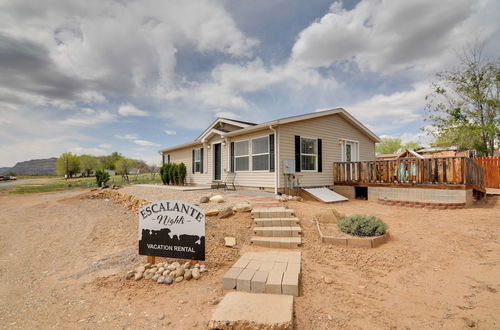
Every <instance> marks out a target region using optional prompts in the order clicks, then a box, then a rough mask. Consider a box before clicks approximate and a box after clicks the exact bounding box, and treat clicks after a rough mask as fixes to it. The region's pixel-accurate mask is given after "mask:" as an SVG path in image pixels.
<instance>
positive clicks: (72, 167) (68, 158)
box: [56, 152, 80, 178]
mask: <svg viewBox="0 0 500 330" xmlns="http://www.w3.org/2000/svg"><path fill="white" fill-rule="evenodd" d="M56 172H57V174H59V175H64V176H67V177H68V178H71V177H72V176H74V175H75V174H77V173H78V172H80V160H79V158H78V156H77V155H74V154H72V153H71V152H65V153H63V154H62V155H61V156H59V158H58V159H57V161H56Z"/></svg>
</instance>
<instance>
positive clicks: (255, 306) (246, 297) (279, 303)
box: [208, 292, 293, 330]
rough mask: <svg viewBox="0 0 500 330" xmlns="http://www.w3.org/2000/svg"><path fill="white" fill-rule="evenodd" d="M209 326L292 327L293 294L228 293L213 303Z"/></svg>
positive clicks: (225, 327) (223, 327)
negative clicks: (219, 300) (215, 305)
mask: <svg viewBox="0 0 500 330" xmlns="http://www.w3.org/2000/svg"><path fill="white" fill-rule="evenodd" d="M208 327H209V329H250V328H252V329H262V330H264V329H265V330H267V329H269V330H271V329H283V330H285V329H292V328H293V296H290V295H276V294H265V293H260V294H256V293H246V292H229V293H228V294H227V295H226V296H225V297H224V299H222V300H221V302H220V303H219V304H218V305H217V308H216V309H215V311H214V313H213V315H212V319H211V320H210V322H209V324H208Z"/></svg>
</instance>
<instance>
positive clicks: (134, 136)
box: [114, 134, 139, 140]
mask: <svg viewBox="0 0 500 330" xmlns="http://www.w3.org/2000/svg"><path fill="white" fill-rule="evenodd" d="M114 137H115V138H117V139H121V140H135V139H137V138H139V136H138V135H137V134H125V135H119V134H115V135H114Z"/></svg>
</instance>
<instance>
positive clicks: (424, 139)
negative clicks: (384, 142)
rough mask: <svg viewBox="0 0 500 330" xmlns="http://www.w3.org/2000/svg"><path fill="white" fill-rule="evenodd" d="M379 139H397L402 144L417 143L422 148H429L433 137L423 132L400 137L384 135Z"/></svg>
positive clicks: (405, 134)
mask: <svg viewBox="0 0 500 330" xmlns="http://www.w3.org/2000/svg"><path fill="white" fill-rule="evenodd" d="M380 138H392V139H394V138H399V139H401V143H403V144H405V143H408V142H417V143H419V144H420V145H422V146H424V147H426V146H429V145H430V144H431V143H432V142H434V137H433V136H432V135H431V134H429V133H428V132H427V131H425V130H424V131H421V132H418V133H403V134H400V135H385V134H384V135H380Z"/></svg>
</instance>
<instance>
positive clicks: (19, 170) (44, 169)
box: [0, 157, 57, 175]
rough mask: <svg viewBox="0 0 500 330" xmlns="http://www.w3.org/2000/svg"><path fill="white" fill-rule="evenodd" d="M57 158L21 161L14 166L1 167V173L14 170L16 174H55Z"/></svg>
mask: <svg viewBox="0 0 500 330" xmlns="http://www.w3.org/2000/svg"><path fill="white" fill-rule="evenodd" d="M56 160H57V158H55V157H53V158H47V159H32V160H28V161H25V162H19V163H17V164H16V165H14V166H13V167H0V174H3V173H8V172H14V173H15V174H16V175H55V174H56Z"/></svg>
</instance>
